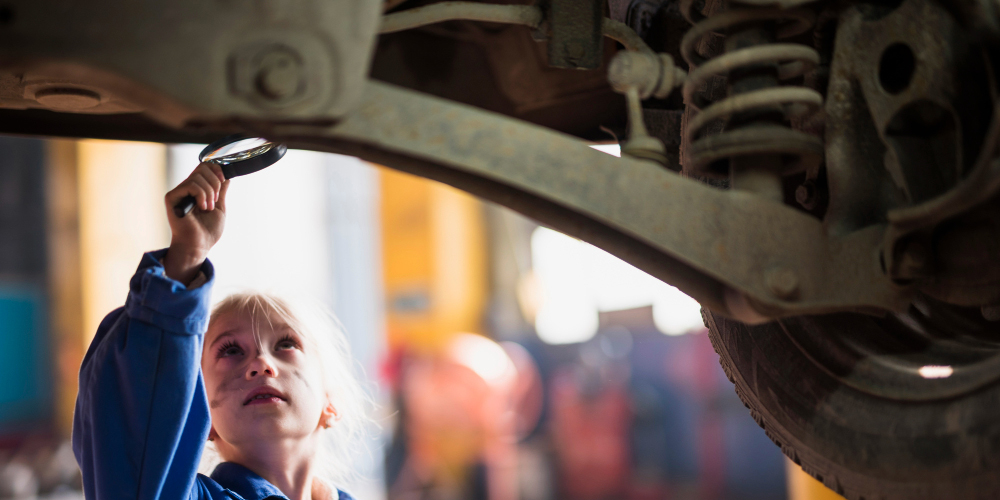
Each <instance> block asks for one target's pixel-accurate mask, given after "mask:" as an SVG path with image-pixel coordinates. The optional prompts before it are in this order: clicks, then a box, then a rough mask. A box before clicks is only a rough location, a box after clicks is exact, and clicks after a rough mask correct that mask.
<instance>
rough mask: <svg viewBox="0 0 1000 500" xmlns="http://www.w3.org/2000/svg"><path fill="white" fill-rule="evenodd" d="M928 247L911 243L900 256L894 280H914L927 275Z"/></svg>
mask: <svg viewBox="0 0 1000 500" xmlns="http://www.w3.org/2000/svg"><path fill="white" fill-rule="evenodd" d="M928 260H929V259H928V253H927V247H925V246H924V245H923V244H922V243H920V242H917V241H911V242H910V243H909V244H907V245H906V247H905V248H903V250H902V252H900V254H899V261H898V263H897V265H896V272H895V273H893V274H894V276H893V277H894V278H897V279H914V278H918V277H921V276H923V275H925V274H926V273H925V270H926V268H927V262H928Z"/></svg>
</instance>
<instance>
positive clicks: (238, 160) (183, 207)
mask: <svg viewBox="0 0 1000 500" xmlns="http://www.w3.org/2000/svg"><path fill="white" fill-rule="evenodd" d="M244 139H248V137H247V136H245V135H241V134H236V135H231V136H228V137H223V138H222V139H219V140H218V141H215V142H213V143H212V144H209V145H208V146H205V149H203V150H201V154H199V155H198V159H199V160H200V161H203V162H204V161H209V162H212V163H215V164H217V165H219V166H220V167H222V176H223V177H224V178H225V179H226V180H229V179H232V178H233V177H239V176H241V175H247V174H252V173H254V172H256V171H258V170H261V169H264V168H266V167H269V166H271V165H273V164H274V163H275V162H276V161H278V160H280V159H281V157H282V156H285V152H286V151H287V150H288V148H287V146H285V145H284V144H278V143H268V144H266V145H265V146H260V147H257V148H255V149H253V150H250V151H248V152H246V153H236V154H233V155H230V156H225V157H221V158H216V159H207V158H208V157H209V155H211V154H212V153H213V152H215V151H217V150H219V149H220V148H222V147H223V146H226V145H229V144H233V143H236V142H238V141H241V140H244ZM195 203H197V199H195V197H194V196H191V195H187V196H185V197H183V198H181V201H179V202H177V204H176V205H174V215H175V216H176V217H177V218H178V219H181V218H183V217H184V216H185V215H187V214H188V213H189V212H191V210H192V209H194V205H195Z"/></svg>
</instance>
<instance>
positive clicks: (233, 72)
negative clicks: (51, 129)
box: [0, 0, 382, 128]
mask: <svg viewBox="0 0 1000 500" xmlns="http://www.w3.org/2000/svg"><path fill="white" fill-rule="evenodd" d="M3 8H4V9H5V12H8V13H9V15H8V18H9V19H8V21H7V22H5V23H4V25H3V26H2V28H3V29H2V30H0V67H3V68H5V69H6V70H7V71H10V72H12V73H7V74H6V75H5V77H7V78H13V79H15V80H18V78H19V77H20V80H24V81H13V82H5V83H12V84H13V85H3V86H0V88H2V90H3V92H0V102H2V103H3V106H4V107H21V108H44V109H49V108H53V109H59V110H64V109H65V107H66V106H67V105H70V106H76V107H78V108H81V109H77V110H76V111H78V112H88V110H89V112H97V113H112V112H130V111H142V112H144V113H146V114H147V115H150V116H152V117H154V119H156V120H157V121H160V122H161V123H166V124H169V125H170V126H171V127H174V128H181V127H182V126H184V125H185V124H186V123H187V122H188V121H189V120H191V119H193V118H196V117H197V118H198V119H200V120H209V121H210V120H214V119H222V118H225V119H229V120H231V119H233V118H234V117H238V118H240V119H245V120H255V119H256V120H259V119H265V118H266V119H282V120H288V121H300V122H304V121H310V120H316V119H324V120H327V121H329V120H331V119H333V118H336V117H337V116H340V115H342V114H344V113H346V112H347V111H348V110H349V109H350V107H351V106H352V105H353V104H354V103H356V102H357V101H358V99H359V96H360V94H361V92H362V88H363V86H364V81H365V78H366V74H367V68H368V66H369V63H370V57H371V52H372V47H373V44H374V39H375V38H374V36H375V29H376V28H377V25H378V22H379V16H380V14H381V8H382V5H381V2H380V1H379V0H329V1H323V2H315V1H311V0H265V1H260V2H251V3H247V4H245V5H240V6H239V7H238V8H237V7H235V6H234V5H231V4H229V3H227V2H202V1H198V0H177V1H171V2H153V3H146V2H141V3H136V2H131V1H128V0H106V1H101V2H96V3H95V2H39V1H35V0H13V1H10V2H5V3H4V6H3ZM28 80H30V81H31V82H32V85H33V86H32V87H30V88H29V86H27V83H26V82H27V81H28ZM160 89H169V91H167V92H161V91H160ZM57 96H61V97H58V98H56V97H57ZM73 96H75V97H76V98H75V99H73V98H72V97H73ZM88 99H89V101H88ZM47 101H48V102H47Z"/></svg>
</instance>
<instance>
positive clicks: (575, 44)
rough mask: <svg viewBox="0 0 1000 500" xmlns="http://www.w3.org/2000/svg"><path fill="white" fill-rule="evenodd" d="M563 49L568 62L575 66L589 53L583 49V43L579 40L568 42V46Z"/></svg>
mask: <svg viewBox="0 0 1000 500" xmlns="http://www.w3.org/2000/svg"><path fill="white" fill-rule="evenodd" d="M563 49H564V50H565V52H566V60H567V61H569V62H571V63H573V64H576V63H578V62H580V60H581V59H583V56H584V55H586V52H587V51H586V50H585V49H584V47H583V43H581V42H580V41H579V40H570V41H568V42H566V45H563Z"/></svg>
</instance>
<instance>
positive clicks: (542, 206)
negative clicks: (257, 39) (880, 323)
mask: <svg viewBox="0 0 1000 500" xmlns="http://www.w3.org/2000/svg"><path fill="white" fill-rule="evenodd" d="M262 132H263V131H262ZM267 132H268V133H269V135H270V136H271V137H273V138H276V139H281V140H283V141H287V142H288V143H289V144H290V145H291V146H292V147H299V148H306V149H313V150H320V151H330V152H336V153H342V154H351V155H355V156H358V157H361V158H363V159H366V160H369V161H374V162H377V163H381V164H384V165H386V166H389V167H392V168H395V169H399V170H402V171H406V172H410V173H413V174H416V175H420V176H423V177H427V178H430V179H435V180H438V181H441V182H444V183H446V184H450V185H453V186H455V187H457V188H459V189H463V190H465V191H468V192H470V193H473V194H475V195H478V196H481V197H483V198H486V199H489V200H492V201H495V202H497V203H500V204H503V205H506V206H508V207H510V208H513V209H515V210H517V211H520V212H522V213H524V214H526V215H528V216H530V217H533V218H535V219H537V220H539V221H540V222H542V223H544V224H547V225H550V226H552V227H553V228H555V229H558V230H560V231H564V232H566V233H568V234H571V235H574V236H577V237H580V238H582V239H584V240H586V241H589V242H591V243H593V244H595V245H597V246H599V247H602V248H604V249H605V250H607V251H609V252H611V253H613V254H615V255H617V256H619V257H621V258H623V259H625V260H626V261H628V262H631V263H632V264H634V265H636V266H637V267H639V268H641V269H643V270H645V271H647V272H649V273H650V274H652V275H654V276H656V277H658V278H660V279H662V280H664V281H665V282H667V283H670V284H673V285H675V286H677V287H678V288H680V289H681V290H683V291H685V292H686V293H688V294H690V295H691V296H692V297H694V298H695V299H696V300H698V301H700V302H701V303H702V304H703V305H705V306H706V307H708V308H710V309H713V310H715V311H718V312H722V313H724V314H728V315H731V316H733V317H736V318H738V319H740V320H743V321H755V322H759V321H764V320H767V319H770V318H775V317H780V316H786V315H798V314H808V313H827V312H833V311H839V310H859V309H877V310H899V309H901V308H903V307H905V305H906V304H907V303H908V293H909V292H908V290H907V289H905V288H901V287H898V286H896V285H894V284H893V283H892V281H891V280H890V279H889V278H887V277H886V276H885V275H884V274H883V273H882V271H881V268H880V264H879V248H880V246H881V244H882V239H883V236H884V226H871V227H868V228H865V229H863V230H859V231H856V232H853V233H850V234H845V235H841V236H831V235H829V234H827V231H826V229H825V227H824V225H823V224H822V223H821V222H820V221H819V220H817V219H815V218H813V217H811V216H809V215H806V214H803V213H802V212H799V211H797V210H794V209H792V208H790V207H786V206H784V205H781V204H779V203H774V202H771V201H768V200H763V199H761V198H760V197H757V196H754V195H752V194H748V193H742V192H736V191H723V190H719V189H716V188H713V187H710V186H707V185H705V184H702V183H700V182H697V181H694V180H691V179H688V178H684V177H681V176H680V175H678V174H675V173H672V172H669V171H666V170H664V169H662V168H659V167H657V166H656V165H655V164H653V163H650V162H644V161H638V160H633V159H629V158H615V157H612V156H609V155H607V154H604V153H601V152H598V151H595V150H593V149H591V148H589V147H587V145H586V144H585V143H583V142H582V141H579V140H577V139H574V138H571V137H569V136H566V135H563V134H559V133H557V132H553V131H551V130H548V129H545V128H542V127H537V126H534V125H530V124H527V123H524V122H520V121H517V120H513V119H510V118H506V117H503V116H500V115H497V114H493V113H489V112H485V111H482V110H479V109H476V108H473V107H470V106H464V105H461V104H456V103H454V102H450V101H447V100H444V99H439V98H435V97H431V96H427V95H423V94H419V93H416V92H413V91H409V90H406V89H402V88H398V87H394V86H390V85H386V84H382V83H378V82H369V84H368V88H367V91H366V93H365V95H364V97H363V99H362V102H361V103H360V105H359V106H358V107H357V108H356V110H355V111H354V112H352V113H351V114H350V115H349V116H347V117H346V118H345V119H344V120H343V121H341V122H340V123H338V124H337V125H335V126H332V127H328V128H325V129H317V128H312V127H300V126H280V125H279V126H276V127H274V128H273V129H270V130H268V131H267Z"/></svg>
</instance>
